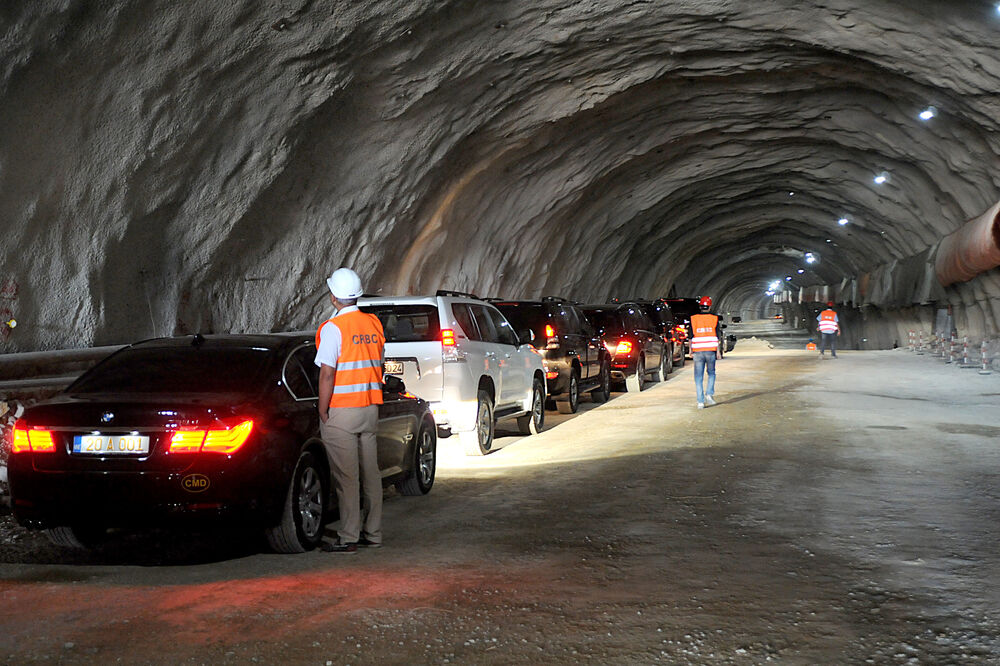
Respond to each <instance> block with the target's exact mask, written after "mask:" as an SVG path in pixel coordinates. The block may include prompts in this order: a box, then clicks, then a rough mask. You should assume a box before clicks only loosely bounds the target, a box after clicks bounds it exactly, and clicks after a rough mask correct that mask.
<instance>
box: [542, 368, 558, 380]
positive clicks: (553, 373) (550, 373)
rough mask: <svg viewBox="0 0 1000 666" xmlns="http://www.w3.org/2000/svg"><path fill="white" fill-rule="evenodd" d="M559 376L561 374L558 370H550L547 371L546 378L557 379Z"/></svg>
mask: <svg viewBox="0 0 1000 666" xmlns="http://www.w3.org/2000/svg"><path fill="white" fill-rule="evenodd" d="M558 376H559V371H558V370H549V371H548V372H546V373H545V378H546V379H555V378H556V377H558Z"/></svg>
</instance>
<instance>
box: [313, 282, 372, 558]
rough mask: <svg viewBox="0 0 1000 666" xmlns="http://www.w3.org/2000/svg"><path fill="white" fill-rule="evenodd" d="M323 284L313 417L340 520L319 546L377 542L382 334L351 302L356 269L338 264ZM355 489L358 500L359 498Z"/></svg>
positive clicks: (353, 547) (352, 548) (349, 548)
mask: <svg viewBox="0 0 1000 666" xmlns="http://www.w3.org/2000/svg"><path fill="white" fill-rule="evenodd" d="M326 284H327V286H328V287H329V288H330V302H331V303H332V304H333V307H334V308H335V309H336V314H335V315H334V316H333V318H331V319H329V320H327V321H326V322H324V323H323V325H322V326H320V328H319V330H318V331H317V332H316V365H318V366H319V368H320V371H319V418H320V434H321V436H322V438H323V446H325V447H326V452H327V457H328V458H329V459H330V466H331V467H332V470H331V471H332V474H333V479H334V481H335V483H336V484H337V502H338V504H339V507H340V527H339V529H338V530H337V535H338V538H337V541H335V542H333V543H328V542H325V541H324V542H323V544H322V545H321V547H322V549H323V550H325V551H327V552H333V553H353V552H356V551H357V549H358V546H359V545H360V546H367V547H370V548H378V547H379V546H381V545H382V475H381V473H380V472H379V467H378V445H377V441H376V436H375V434H376V430H377V429H378V406H379V405H381V404H382V364H383V360H384V359H383V355H384V353H385V333H384V332H383V331H382V323H381V322H380V321H379V320H378V317H376V316H375V315H372V314H367V313H365V312H361V311H360V310H359V309H358V306H357V302H358V298H359V297H360V296H361V278H359V277H358V274H357V273H355V272H354V271H352V270H351V269H349V268H338V269H337V270H335V271H334V272H333V274H332V275H331V276H330V278H329V279H328V280H327V281H326ZM359 472H360V477H361V478H360V479H359ZM359 482H360V488H359ZM362 489H363V490H364V506H360V504H361V502H360V499H359V498H360V496H361V490H362Z"/></svg>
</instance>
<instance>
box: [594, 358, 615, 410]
mask: <svg viewBox="0 0 1000 666" xmlns="http://www.w3.org/2000/svg"><path fill="white" fill-rule="evenodd" d="M590 399H591V400H593V401H594V402H607V401H608V400H610V399H611V368H610V367H608V364H607V363H602V364H601V385H600V386H599V387H598V388H595V389H594V390H593V391H591V392H590Z"/></svg>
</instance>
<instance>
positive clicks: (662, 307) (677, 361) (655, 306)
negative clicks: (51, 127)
mask: <svg viewBox="0 0 1000 666" xmlns="http://www.w3.org/2000/svg"><path fill="white" fill-rule="evenodd" d="M636 303H638V305H639V307H641V308H642V311H643V312H645V313H646V315H647V316H648V317H649V318H650V320H651V321H652V322H653V327H654V330H655V331H656V332H657V333H659V334H660V337H662V338H663V344H664V345H665V346H666V347H667V348H668V349H669V353H668V354H667V366H666V372H667V373H671V372H673V371H674V366H676V367H678V368H679V367H682V366H683V365H684V353H685V343H686V342H687V340H688V336H687V329H686V328H684V322H683V321H677V319H676V318H675V317H674V312H673V310H671V309H670V306H669V305H667V302H666V301H665V300H663V299H662V298H658V299H656V300H653V301H636ZM663 378H664V379H666V376H664V377H663Z"/></svg>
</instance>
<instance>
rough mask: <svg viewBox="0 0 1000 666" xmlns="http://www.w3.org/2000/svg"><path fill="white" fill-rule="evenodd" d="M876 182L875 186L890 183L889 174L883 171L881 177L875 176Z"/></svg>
mask: <svg viewBox="0 0 1000 666" xmlns="http://www.w3.org/2000/svg"><path fill="white" fill-rule="evenodd" d="M874 180H875V184H876V185H882V184H884V183H888V182H889V174H888V173H886V172H885V171H883V172H882V173H880V174H879V175H877V176H875V178H874Z"/></svg>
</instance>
